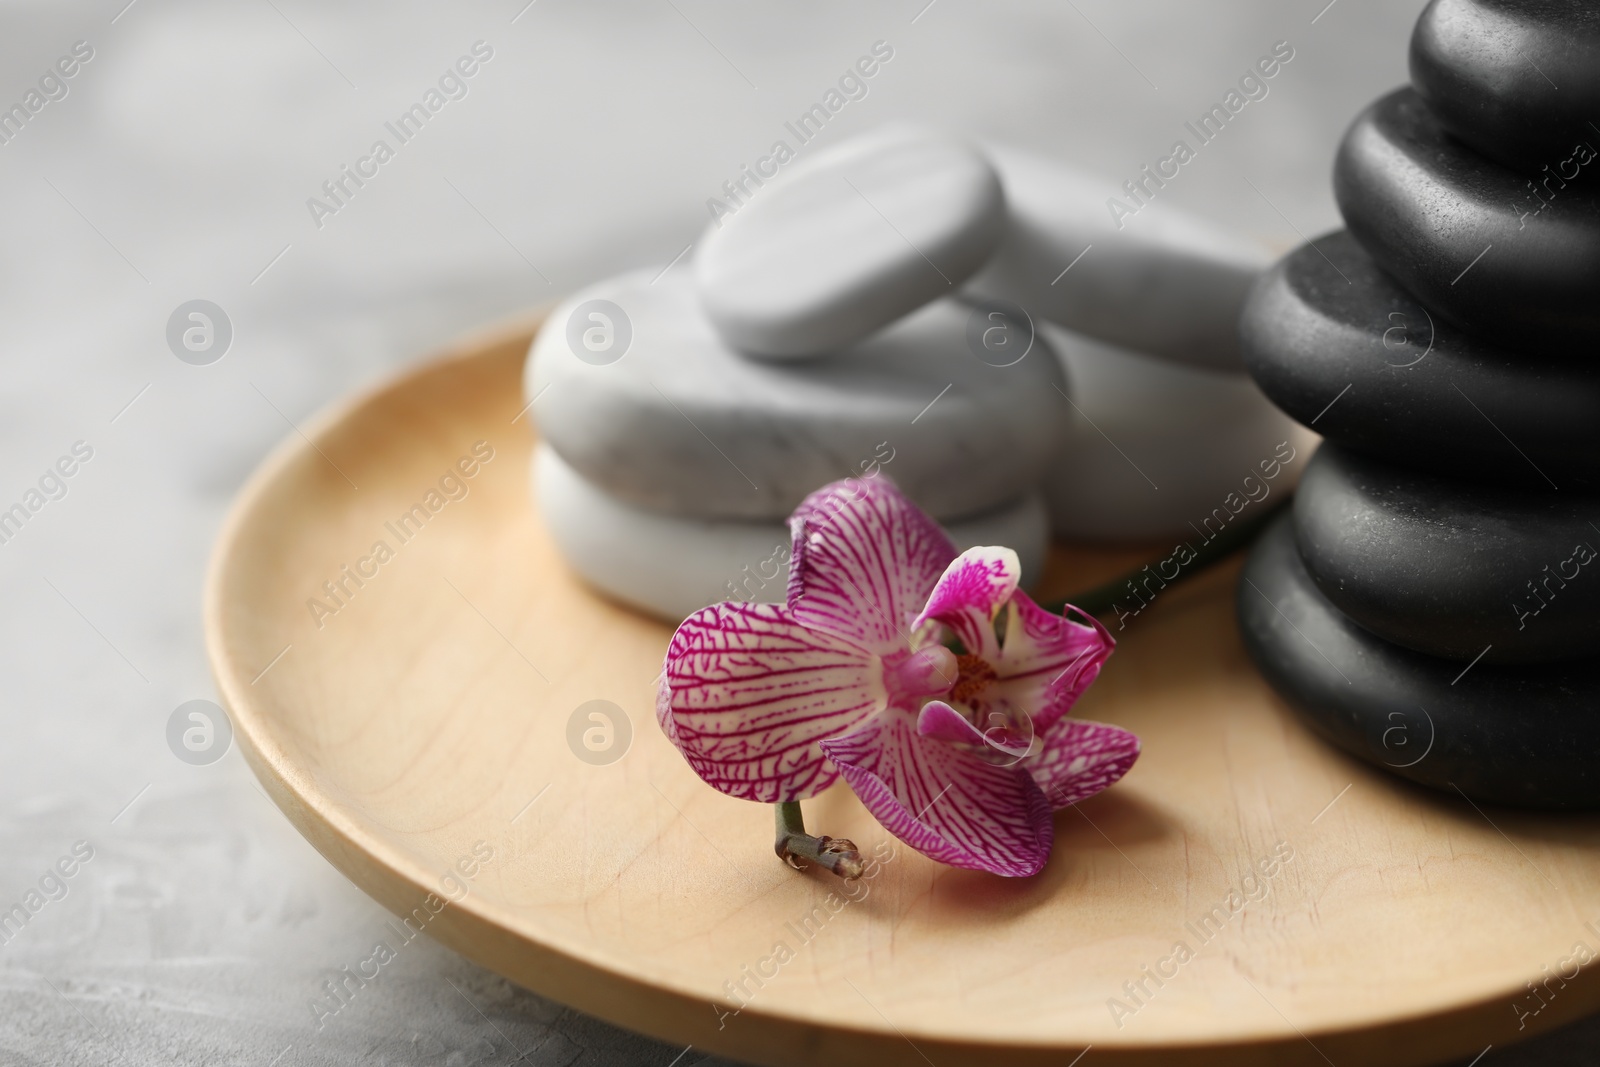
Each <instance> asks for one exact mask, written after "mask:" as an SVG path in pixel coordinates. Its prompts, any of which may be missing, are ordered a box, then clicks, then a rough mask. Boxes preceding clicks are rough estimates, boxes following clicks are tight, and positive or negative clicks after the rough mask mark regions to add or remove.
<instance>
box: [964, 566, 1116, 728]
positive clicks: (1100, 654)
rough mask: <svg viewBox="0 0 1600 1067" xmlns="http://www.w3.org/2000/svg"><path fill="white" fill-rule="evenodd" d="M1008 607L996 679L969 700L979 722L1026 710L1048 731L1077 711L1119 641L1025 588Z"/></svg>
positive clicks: (1009, 717) (1035, 724)
mask: <svg viewBox="0 0 1600 1067" xmlns="http://www.w3.org/2000/svg"><path fill="white" fill-rule="evenodd" d="M1008 611H1009V614H1008V617H1007V619H1006V625H1005V641H1004V647H1003V649H1002V650H1001V652H1000V654H999V655H998V656H996V657H995V658H994V659H992V660H990V661H989V664H990V666H991V667H992V668H993V670H994V678H993V680H992V681H991V682H990V683H989V684H988V685H987V686H985V687H983V688H982V689H979V690H977V691H975V692H974V693H973V694H972V695H971V696H970V698H969V700H968V703H969V706H970V707H971V708H972V710H973V712H974V714H975V715H976V716H977V719H978V721H979V722H987V721H989V720H990V718H991V716H998V718H999V719H1000V720H1004V721H1013V720H1015V718H1016V716H1017V714H1018V713H1019V712H1021V713H1025V714H1026V715H1028V716H1029V717H1030V718H1032V720H1033V728H1034V730H1035V731H1036V732H1037V733H1039V734H1043V733H1045V732H1047V731H1048V730H1049V729H1050V728H1051V727H1052V726H1054V725H1055V724H1056V722H1057V721H1058V720H1060V719H1061V718H1062V716H1064V715H1066V714H1067V712H1069V711H1071V710H1072V705H1073V704H1075V703H1077V701H1078V697H1079V696H1081V695H1082V694H1083V691H1084V690H1085V689H1087V688H1089V685H1090V683H1092V682H1093V681H1094V680H1095V678H1097V677H1098V676H1099V674H1100V665H1101V664H1103V663H1104V662H1105V661H1106V657H1107V656H1109V655H1111V650H1112V649H1113V648H1115V647H1116V644H1117V642H1116V640H1115V639H1114V638H1112V636H1111V633H1110V631H1108V630H1107V629H1106V628H1105V627H1104V626H1102V625H1101V624H1100V621H1099V620H1098V619H1095V618H1092V617H1089V620H1088V622H1087V623H1081V622H1077V621H1075V620H1073V619H1069V618H1066V617H1065V616H1062V615H1053V614H1051V613H1050V612H1048V611H1046V610H1044V609H1043V608H1041V607H1040V606H1039V605H1038V604H1035V603H1034V602H1033V599H1032V598H1031V597H1029V596H1028V594H1026V593H1024V592H1022V591H1020V590H1019V591H1018V592H1017V593H1015V594H1014V595H1013V596H1012V598H1011V602H1010V606H1009V609H1008Z"/></svg>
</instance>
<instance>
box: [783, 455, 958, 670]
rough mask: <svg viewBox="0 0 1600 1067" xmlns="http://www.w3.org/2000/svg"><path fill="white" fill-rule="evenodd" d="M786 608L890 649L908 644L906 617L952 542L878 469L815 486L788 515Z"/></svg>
mask: <svg viewBox="0 0 1600 1067" xmlns="http://www.w3.org/2000/svg"><path fill="white" fill-rule="evenodd" d="M789 530H790V533H791V535H792V536H793V548H792V552H791V555H790V560H789V599H788V602H789V610H790V611H791V612H793V614H794V618H795V620H796V621H797V622H800V623H803V624H804V625H806V626H809V627H811V628H812V629H814V630H824V631H826V632H828V633H831V634H834V635H835V636H837V637H842V638H844V639H845V640H846V641H849V642H851V643H852V644H855V645H858V646H860V647H861V648H864V649H866V650H867V651H869V652H876V653H877V654H879V655H881V656H888V655H891V654H892V653H894V652H896V651H901V650H904V649H907V648H909V647H910V645H911V639H910V626H911V621H912V620H913V619H914V618H915V617H916V616H917V613H918V612H920V611H921V610H922V605H923V603H924V602H925V601H926V600H927V598H928V592H929V591H930V590H931V589H932V588H933V586H934V583H935V582H937V581H938V580H939V575H940V574H941V573H943V571H944V569H945V565H946V564H948V563H949V562H950V561H951V560H952V559H954V558H955V554H956V550H955V546H954V545H952V544H951V543H950V538H948V537H946V536H945V533H944V531H943V530H941V529H940V528H939V525H938V523H936V522H934V521H933V520H932V519H930V518H929V517H928V516H927V515H926V514H924V513H923V511H922V510H921V509H920V508H918V507H917V506H916V505H915V504H913V503H912V502H911V501H910V500H908V499H907V498H906V497H905V495H904V494H903V493H901V492H900V490H899V489H896V488H895V487H894V485H893V484H891V483H890V482H889V480H888V479H887V478H885V477H883V476H881V475H880V476H878V477H876V478H851V479H846V480H845V481H840V482H834V483H833V484H832V485H828V486H824V487H823V488H821V489H819V490H817V491H816V492H815V493H812V494H811V495H810V496H808V497H806V499H805V500H804V501H802V502H801V504H800V506H799V507H798V508H796V509H795V513H794V514H793V515H792V516H791V517H790V519H789Z"/></svg>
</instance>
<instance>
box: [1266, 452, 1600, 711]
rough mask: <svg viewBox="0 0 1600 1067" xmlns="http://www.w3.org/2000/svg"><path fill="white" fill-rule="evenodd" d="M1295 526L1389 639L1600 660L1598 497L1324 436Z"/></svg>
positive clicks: (1488, 658)
mask: <svg viewBox="0 0 1600 1067" xmlns="http://www.w3.org/2000/svg"><path fill="white" fill-rule="evenodd" d="M1294 526H1295V535H1296V537H1297V539H1298V541H1299V544H1300V554H1301V556H1302V557H1304V559H1305V562H1306V569H1307V570H1308V571H1309V572H1310V574H1311V577H1312V578H1313V579H1314V580H1315V581H1316V583H1317V588H1319V589H1321V590H1322V593H1323V595H1324V596H1326V597H1327V598H1328V599H1329V600H1331V601H1332V602H1333V603H1334V605H1335V606H1337V607H1338V608H1339V610H1340V611H1342V612H1344V613H1345V614H1346V615H1348V616H1350V618H1352V619H1353V620H1355V621H1356V622H1358V623H1360V624H1361V625H1362V626H1364V627H1366V628H1367V629H1368V630H1371V631H1372V632H1373V633H1375V634H1377V635H1378V636H1379V637H1382V638H1383V639H1385V640H1387V641H1392V642H1394V643H1395V644H1399V645H1404V646H1405V647H1407V648H1410V649H1415V650H1416V651H1418V652H1426V653H1429V654H1431V655H1435V656H1444V657H1446V658H1450V659H1458V660H1462V661H1466V660H1471V659H1474V658H1475V657H1477V656H1478V655H1479V654H1482V655H1483V662H1485V663H1541V662H1547V661H1550V660H1560V659H1575V658H1579V657H1584V656H1594V655H1600V547H1597V546H1600V498H1596V497H1593V496H1583V495H1581V494H1576V493H1572V492H1557V491H1555V490H1554V489H1552V488H1551V487H1550V486H1549V485H1547V484H1545V483H1543V482H1540V481H1538V479H1537V478H1533V479H1530V480H1529V482H1528V484H1527V485H1526V487H1524V488H1520V489H1514V488H1511V487H1509V486H1491V485H1484V484H1481V483H1478V482H1470V481H1462V480H1460V479H1457V478H1446V477H1442V476H1440V475H1436V474H1424V473H1420V472H1417V471H1412V470H1409V469H1407V468H1405V467H1398V466H1395V465H1394V464H1392V463H1385V462H1382V461H1381V460H1375V459H1370V458H1367V457H1365V456H1360V455H1358V454H1356V453H1353V452H1348V451H1345V450H1343V449H1341V448H1339V447H1338V446H1337V445H1327V444H1324V445H1323V446H1322V447H1321V448H1319V449H1318V450H1317V453H1316V455H1314V456H1312V457H1311V462H1310V463H1309V464H1307V465H1306V471H1305V474H1304V475H1303V476H1302V477H1301V480H1300V489H1299V492H1298V493H1296V494H1295V501H1294ZM1486 649H1487V651H1485V650H1486ZM1597 712H1600V709H1597Z"/></svg>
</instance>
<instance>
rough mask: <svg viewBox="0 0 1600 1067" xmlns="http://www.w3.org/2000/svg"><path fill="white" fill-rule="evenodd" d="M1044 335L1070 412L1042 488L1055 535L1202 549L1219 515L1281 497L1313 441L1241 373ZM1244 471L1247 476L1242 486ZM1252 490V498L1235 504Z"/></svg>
mask: <svg viewBox="0 0 1600 1067" xmlns="http://www.w3.org/2000/svg"><path fill="white" fill-rule="evenodd" d="M1045 332H1046V334H1047V335H1048V336H1049V338H1050V339H1051V341H1052V343H1053V346H1054V348H1055V349H1056V351H1057V352H1058V353H1059V354H1060V356H1061V358H1062V360H1063V362H1064V363H1065V364H1066V366H1067V368H1068V373H1069V374H1070V375H1071V378H1072V383H1073V392H1072V397H1073V401H1074V402H1075V403H1076V404H1077V407H1078V410H1076V411H1074V412H1072V419H1071V420H1070V424H1071V434H1070V436H1069V437H1068V439H1067V441H1066V442H1065V443H1064V444H1063V445H1062V448H1061V451H1060V452H1059V453H1058V454H1057V458H1056V459H1055V460H1054V461H1053V462H1052V464H1051V469H1050V473H1049V474H1048V475H1046V477H1045V480H1044V483H1043V486H1042V489H1043V491H1044V494H1045V500H1046V503H1047V505H1048V506H1049V509H1050V525H1051V533H1052V534H1053V535H1054V536H1055V537H1056V538H1057V539H1063V540H1094V541H1145V540H1156V539H1162V538H1168V537H1174V538H1177V537H1187V538H1189V539H1190V540H1191V541H1195V543H1198V541H1196V536H1197V535H1196V530H1197V529H1198V530H1199V534H1200V536H1202V537H1204V536H1208V535H1210V534H1215V533H1216V532H1217V530H1218V529H1219V528H1220V527H1221V526H1223V525H1226V523H1225V522H1224V521H1223V520H1222V518H1220V517H1215V516H1213V512H1214V510H1215V509H1217V508H1222V509H1224V513H1225V514H1227V513H1228V512H1233V513H1235V514H1238V515H1239V516H1240V517H1241V518H1242V517H1244V516H1246V515H1247V514H1248V513H1252V512H1259V511H1260V509H1261V508H1262V507H1264V506H1266V504H1267V502H1269V501H1270V502H1272V503H1276V502H1277V501H1279V500H1281V499H1283V497H1282V494H1284V493H1286V492H1287V491H1288V490H1289V489H1291V488H1292V487H1293V486H1294V484H1295V482H1296V481H1297V480H1298V479H1299V477H1300V470H1301V468H1302V467H1303V466H1304V465H1305V462H1306V460H1307V459H1308V458H1310V455H1311V451H1312V449H1313V448H1314V447H1315V446H1316V443H1317V441H1318V440H1319V438H1318V437H1317V435H1316V434H1314V433H1311V432H1310V431H1308V430H1306V429H1305V428H1303V427H1302V426H1300V425H1299V424H1298V423H1296V422H1295V421H1294V420H1292V419H1290V418H1289V417H1288V416H1287V415H1284V414H1283V413H1282V412H1281V411H1279V410H1278V409H1277V408H1276V407H1274V406H1273V405H1272V403H1271V402H1270V401H1268V400H1267V398H1266V397H1265V396H1264V395H1263V394H1262V393H1261V391H1260V390H1259V389H1258V388H1256V386H1255V383H1254V382H1252V381H1251V380H1250V379H1249V378H1247V377H1246V376H1244V375H1243V374H1218V373H1215V372H1211V371H1201V370H1196V369H1193V368H1190V367H1181V366H1178V365H1176V364H1174V363H1171V362H1168V361H1166V360H1161V359H1154V358H1151V357H1149V356H1142V355H1136V354H1134V353H1131V352H1127V351H1124V350H1121V349H1117V348H1113V347H1111V346H1109V345H1106V344H1102V343H1099V342H1096V341H1093V340H1090V339H1089V338H1086V337H1080V336H1077V335H1074V334H1071V333H1068V332H1067V331H1065V330H1060V329H1057V328H1055V327H1047V328H1046V330H1045ZM1286 457H1287V459H1286ZM1263 463H1265V464H1266V468H1265V471H1274V470H1275V471H1276V474H1275V476H1274V477H1271V478H1266V477H1265V471H1264V470H1263V468H1262V464H1263ZM1247 476H1254V479H1255V480H1254V481H1253V482H1251V483H1249V484H1248V485H1246V483H1245V478H1246V477H1247ZM1230 494H1236V495H1234V496H1232V497H1231V498H1230ZM1252 494H1253V495H1254V496H1256V497H1260V498H1261V500H1260V502H1257V503H1249V504H1242V505H1241V501H1243V500H1245V499H1247V498H1248V497H1249V496H1250V495H1252ZM1235 508H1237V509H1238V510H1237V511H1233V509H1235ZM1208 517H1212V522H1211V523H1210V524H1209V525H1207V523H1206V520H1207V518H1208ZM1191 523H1192V524H1193V526H1191Z"/></svg>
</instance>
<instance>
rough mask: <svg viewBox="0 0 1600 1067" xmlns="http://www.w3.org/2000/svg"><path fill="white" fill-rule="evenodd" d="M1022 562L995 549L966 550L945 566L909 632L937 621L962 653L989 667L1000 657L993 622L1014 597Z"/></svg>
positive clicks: (983, 547) (1011, 551)
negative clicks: (949, 631) (950, 633)
mask: <svg viewBox="0 0 1600 1067" xmlns="http://www.w3.org/2000/svg"><path fill="white" fill-rule="evenodd" d="M1021 580H1022V561H1021V560H1019V559H1018V558H1017V554H1016V552H1014V551H1013V550H1011V549H1009V548H1003V547H1000V546H998V545H989V546H981V547H978V548H969V549H967V550H966V551H965V552H963V553H961V555H959V556H957V557H956V558H955V559H953V560H951V561H950V566H948V567H946V568H945V571H944V574H943V575H941V576H940V578H939V581H938V584H936V585H935V586H934V587H933V592H932V593H931V594H929V596H928V603H927V604H926V605H925V606H924V607H923V609H922V614H920V615H918V616H917V619H916V621H915V622H914V623H913V624H912V628H913V629H916V628H918V627H920V626H922V624H923V623H925V622H927V620H929V619H937V620H938V621H939V622H942V623H944V624H945V625H946V626H948V627H950V629H952V630H954V631H955V633H956V636H957V637H959V638H961V643H962V644H963V645H965V646H966V649H967V652H968V653H970V654H971V655H974V656H981V657H983V658H984V659H986V660H988V661H990V662H991V663H992V662H994V661H995V660H997V659H998V658H999V656H1000V642H999V641H998V640H997V639H996V638H995V635H994V620H995V616H996V615H998V614H999V613H1000V609H1001V608H1003V607H1005V605H1006V602H1007V601H1008V600H1010V599H1011V594H1012V593H1014V592H1016V591H1017V583H1018V582H1020V581H1021Z"/></svg>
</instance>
